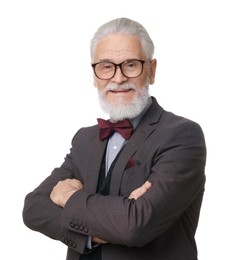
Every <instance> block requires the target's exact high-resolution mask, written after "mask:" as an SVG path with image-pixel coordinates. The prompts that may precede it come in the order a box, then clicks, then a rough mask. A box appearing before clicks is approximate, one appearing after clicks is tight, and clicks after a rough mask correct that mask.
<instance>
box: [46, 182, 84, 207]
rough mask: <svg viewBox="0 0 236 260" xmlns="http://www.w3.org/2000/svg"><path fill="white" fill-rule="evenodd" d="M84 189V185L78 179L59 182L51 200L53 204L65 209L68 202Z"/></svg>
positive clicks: (51, 195)
mask: <svg viewBox="0 0 236 260" xmlns="http://www.w3.org/2000/svg"><path fill="white" fill-rule="evenodd" d="M83 188H84V186H83V184H82V183H81V182H80V181H79V180H76V179H66V180H63V181H59V182H58V183H57V185H56V186H55V187H54V188H53V190H52V192H51V194H50V198H51V200H52V202H53V203H55V204H56V205H58V206H61V207H64V206H65V204H66V202H67V200H68V199H69V198H70V197H71V196H72V195H73V194H74V193H75V192H76V191H78V190H82V189H83Z"/></svg>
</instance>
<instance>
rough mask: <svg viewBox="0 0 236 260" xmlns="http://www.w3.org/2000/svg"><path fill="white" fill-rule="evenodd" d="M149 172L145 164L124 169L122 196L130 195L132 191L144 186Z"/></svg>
mask: <svg viewBox="0 0 236 260" xmlns="http://www.w3.org/2000/svg"><path fill="white" fill-rule="evenodd" d="M148 176H149V173H148V172H147V167H146V165H145V164H144V165H143V164H140V165H137V166H135V167H132V168H129V169H127V170H125V171H124V173H123V176H122V179H121V185H120V193H119V195H120V196H129V195H130V193H131V192H132V191H133V190H135V189H137V188H139V187H140V186H142V185H143V184H144V183H145V181H146V180H147V179H148Z"/></svg>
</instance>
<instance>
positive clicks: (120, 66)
mask: <svg viewBox="0 0 236 260" xmlns="http://www.w3.org/2000/svg"><path fill="white" fill-rule="evenodd" d="M130 61H139V62H140V63H141V65H142V69H141V72H140V74H139V75H137V76H135V77H128V76H126V75H125V74H124V72H123V70H122V65H123V64H124V63H126V62H130ZM106 62H107V63H111V64H113V65H114V67H115V70H114V74H113V75H112V76H111V77H109V78H106V79H104V78H100V77H98V75H97V73H96V66H97V65H98V64H101V63H106ZM145 62H146V61H145V60H138V59H130V60H125V61H123V62H121V63H118V64H117V63H114V62H111V61H100V62H96V63H92V64H91V66H92V68H93V72H94V74H95V76H96V77H97V78H98V79H101V80H109V79H112V78H113V77H114V76H115V74H116V70H117V67H119V68H120V71H121V73H122V74H123V75H124V76H125V77H126V78H137V77H139V76H140V75H141V74H142V73H143V64H144V63H145Z"/></svg>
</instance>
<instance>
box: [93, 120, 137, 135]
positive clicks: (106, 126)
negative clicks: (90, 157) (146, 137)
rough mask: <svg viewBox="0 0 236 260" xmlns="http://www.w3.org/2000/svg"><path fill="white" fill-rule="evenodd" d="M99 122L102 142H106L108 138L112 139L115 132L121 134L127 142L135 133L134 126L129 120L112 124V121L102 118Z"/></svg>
mask: <svg viewBox="0 0 236 260" xmlns="http://www.w3.org/2000/svg"><path fill="white" fill-rule="evenodd" d="M97 121H98V126H99V128H100V133H99V137H100V140H104V139H106V138H107V137H110V136H111V135H112V134H113V133H114V132H115V131H117V132H118V133H120V135H121V136H122V137H123V138H125V139H126V140H127V139H129V138H130V136H131V134H132V132H133V126H132V125H131V123H130V122H129V120H127V119H125V120H122V121H118V122H116V123H112V122H110V120H104V119H101V118H98V119H97Z"/></svg>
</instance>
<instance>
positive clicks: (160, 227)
mask: <svg viewBox="0 0 236 260" xmlns="http://www.w3.org/2000/svg"><path fill="white" fill-rule="evenodd" d="M152 138H153V137H152ZM152 145H154V146H155V141H153V140H152ZM205 160H206V148H205V141H204V136H203V133H202V130H201V128H200V126H199V125H198V124H196V123H194V122H191V121H186V122H184V123H182V124H180V125H179V126H177V127H175V128H174V129H172V130H171V131H170V132H169V133H165V135H163V136H162V142H161V144H160V145H158V147H157V148H156V151H155V153H153V155H152V157H151V163H150V162H149V164H150V165H151V166H150V168H149V171H150V172H149V177H148V180H149V181H150V182H151V183H152V187H151V188H150V189H149V190H148V191H147V192H146V193H145V194H144V195H143V196H142V197H140V198H138V199H137V200H133V199H129V198H128V196H127V197H124V196H120V197H119V196H102V195H99V194H92V193H89V192H87V191H86V189H84V190H81V191H78V192H76V193H74V194H73V196H72V197H71V198H70V199H69V200H68V202H67V203H66V205H65V207H64V210H63V212H62V224H63V226H64V228H66V229H68V230H70V231H73V232H79V233H81V234H84V235H95V236H98V237H100V238H102V239H104V240H106V241H108V242H110V243H113V244H121V245H126V246H134V247H142V246H144V245H146V244H147V243H149V242H151V241H152V240H154V239H156V238H157V237H158V236H160V235H161V234H163V233H164V232H165V231H167V230H168V228H169V227H170V226H171V225H172V224H173V223H174V222H176V221H177V220H178V219H179V218H180V216H181V215H183V214H184V213H185V212H186V211H187V210H189V208H191V204H192V203H193V202H194V201H195V200H196V199H197V198H198V197H199V198H200V201H201V197H202V194H203V191H204V183H205V174H204V168H205ZM147 164H148V163H147ZM140 174H141V173H140ZM200 203H201V202H199V204H200ZM198 206H199V205H198ZM199 207H200V206H199ZM198 209H199V210H200V208H197V209H196V210H195V209H194V210H193V216H192V217H191V218H190V222H191V223H190V225H192V226H193V232H194V228H196V225H197V219H198V214H199V210H198ZM194 211H196V212H194ZM76 227H77V230H76Z"/></svg>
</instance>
